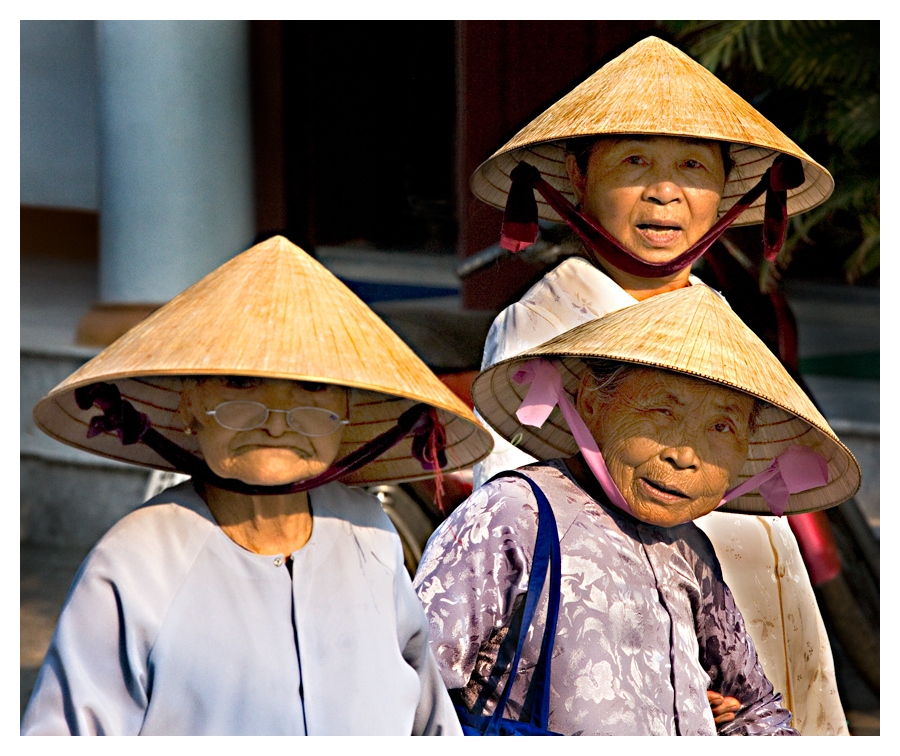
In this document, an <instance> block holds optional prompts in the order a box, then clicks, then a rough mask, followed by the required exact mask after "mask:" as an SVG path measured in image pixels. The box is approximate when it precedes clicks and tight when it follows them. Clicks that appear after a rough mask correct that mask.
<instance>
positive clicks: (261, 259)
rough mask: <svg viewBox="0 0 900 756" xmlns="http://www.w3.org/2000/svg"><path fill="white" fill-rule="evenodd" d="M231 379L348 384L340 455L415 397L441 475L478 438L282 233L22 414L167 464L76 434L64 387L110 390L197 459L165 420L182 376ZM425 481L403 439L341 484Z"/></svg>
mask: <svg viewBox="0 0 900 756" xmlns="http://www.w3.org/2000/svg"><path fill="white" fill-rule="evenodd" d="M215 375H242V376H255V377H261V378H282V379H288V380H300V381H313V382H321V383H329V384H335V385H340V386H344V387H347V388H351V389H355V391H354V392H353V394H352V400H351V406H350V415H349V420H350V425H349V426H347V427H346V428H345V432H344V437H343V442H342V445H341V449H340V452H339V455H340V456H341V457H342V456H345V455H346V454H349V453H350V452H352V451H353V450H355V449H356V448H357V447H358V446H359V445H361V444H362V443H365V442H366V441H369V440H371V439H372V438H374V437H375V436H377V435H379V434H380V433H383V432H385V431H387V430H389V429H391V428H392V427H394V425H395V424H396V421H397V418H399V416H400V415H401V414H402V413H403V412H404V411H405V410H407V409H408V408H410V407H412V406H413V405H414V404H416V403H418V402H424V403H426V404H428V405H431V406H432V407H435V408H437V409H438V410H439V413H438V414H439V417H440V419H441V421H442V422H443V423H444V426H445V429H446V432H447V458H448V465H447V467H446V468H444V469H445V471H449V470H453V469H462V468H466V467H469V466H471V465H473V464H475V463H476V462H477V461H479V460H480V459H482V458H483V457H485V456H486V455H487V454H488V453H489V452H490V450H491V447H492V441H491V439H490V435H489V434H488V432H487V431H486V430H485V429H484V427H483V426H482V425H481V424H480V423H479V421H478V420H477V419H476V418H475V416H474V414H473V413H472V412H471V410H470V409H469V408H468V407H467V406H466V405H465V404H463V402H462V401H461V400H460V399H459V398H458V397H457V396H456V395H455V394H453V392H451V391H450V390H449V389H448V388H447V387H446V386H445V385H444V384H443V383H442V382H441V381H440V380H439V379H438V378H437V376H435V375H434V373H433V372H432V371H431V370H430V369H429V368H428V367H427V366H426V365H425V364H424V363H423V362H422V361H421V360H420V359H419V358H418V357H417V356H416V355H415V354H414V353H413V351H412V350H411V349H410V348H409V347H408V346H407V345H406V344H405V343H404V342H403V341H402V340H401V339H400V338H399V337H398V336H397V335H396V334H394V332H393V331H391V329H390V328H388V326H387V325H385V324H384V323H383V322H382V321H381V320H380V319H379V318H378V316H377V315H375V313H374V312H372V310H371V309H369V307H367V306H366V305H365V304H364V303H363V302H362V300H360V299H359V298H358V297H357V296H356V295H355V294H353V292H351V291H350V290H349V289H348V288H347V287H346V286H344V284H343V283H341V282H340V281H339V280H338V279H337V278H335V277H334V275H332V274H331V272H330V271H328V270H327V269H326V268H324V267H323V266H322V265H321V264H319V263H318V262H316V261H315V260H314V259H313V258H311V257H310V256H309V255H307V254H306V253H305V252H304V251H303V250H301V249H300V248H299V247H297V246H295V245H293V244H291V242H289V241H288V240H287V239H284V238H283V237H274V238H273V239H270V240H268V241H266V242H263V243H261V244H258V245H256V246H255V247H253V248H252V249H250V250H248V251H247V252H244V253H243V254H241V255H238V256H237V257H235V258H234V259H232V260H230V261H229V262H227V263H225V264H224V265H222V266H221V267H220V268H218V269H217V270H215V271H213V272H212V273H210V274H209V275H208V276H207V277H206V278H204V279H203V280H201V281H200V282H198V283H197V284H195V285H194V286H192V287H190V288H189V289H187V290H185V291H184V292H182V293H181V294H179V295H178V296H177V297H175V298H174V299H173V300H172V301H171V302H169V303H168V304H166V305H165V306H163V307H162V308H160V309H159V310H157V311H156V312H155V313H153V314H152V315H151V316H150V317H148V318H147V319H146V320H144V321H142V322H141V323H139V324H138V325H137V326H135V327H134V328H133V329H131V330H130V331H129V332H128V333H126V334H125V335H124V336H122V337H121V338H120V339H118V340H117V341H116V342H115V343H113V344H112V345H110V346H109V347H107V348H106V349H105V350H104V351H103V352H101V353H100V354H99V355H97V356H96V357H95V358H94V359H92V360H91V361H90V362H88V363H86V364H85V365H84V366H82V367H81V368H80V369H79V370H77V371H76V372H75V373H73V374H72V375H71V376H69V377H68V378H67V379H66V380H65V381H63V382H62V383H61V384H60V385H59V386H57V387H56V388H54V389H53V390H52V391H51V392H50V393H49V394H48V395H47V396H46V397H44V398H43V399H42V400H41V401H40V402H38V404H37V405H36V406H35V409H34V420H35V423H36V424H37V425H38V427H39V428H41V429H42V430H43V431H45V432H46V433H48V434H49V435H50V436H52V437H54V438H56V439H58V440H59V441H62V442H63V443H66V444H69V445H71V446H76V447H79V448H82V449H85V450H87V451H90V452H93V453H96V454H100V455H102V456H105V457H109V458H112V459H118V460H121V461H124V462H130V463H133V464H137V465H142V466H145V467H151V468H155V469H160V470H171V469H172V467H171V465H170V464H169V463H168V462H166V461H165V460H163V459H161V458H160V457H159V456H158V455H157V454H156V453H155V452H153V451H152V450H151V449H149V448H148V447H147V446H146V445H144V444H133V445H130V446H123V445H122V444H121V443H120V442H119V440H118V438H117V436H116V435H115V434H112V433H103V434H100V435H98V436H95V437H94V438H91V439H88V438H87V427H88V423H89V422H90V419H91V417H93V416H94V415H97V414H99V410H98V409H96V408H91V409H89V410H81V409H79V408H78V406H77V404H76V402H75V395H74V393H75V389H77V388H79V387H80V386H86V385H90V384H92V383H97V382H106V383H113V384H115V385H116V386H118V388H119V390H120V392H121V393H122V395H123V397H124V398H126V399H128V400H129V401H131V402H132V404H134V406H135V408H136V409H137V410H138V411H139V412H143V413H145V414H146V415H148V417H149V418H150V420H151V422H152V424H153V427H154V428H156V429H157V430H158V431H160V432H161V433H162V434H163V435H165V436H166V437H168V438H169V439H170V440H172V441H174V442H175V443H176V444H178V445H180V446H182V447H183V448H186V449H187V450H188V451H191V452H193V453H199V448H198V447H197V445H196V439H195V438H194V437H192V436H186V435H184V433H183V426H182V423H181V422H180V421H179V419H178V417H177V416H176V412H177V409H178V404H179V402H180V399H181V387H182V378H184V377H187V376H215ZM427 477H431V473H430V472H429V471H425V470H423V468H422V465H421V463H420V462H419V461H418V460H417V459H415V458H414V457H413V455H412V450H411V441H410V440H409V439H405V440H404V441H401V442H400V443H399V444H397V445H396V446H394V447H393V448H392V449H390V450H389V451H388V452H386V453H385V454H384V455H383V456H382V457H380V458H379V459H377V460H375V461H373V462H371V463H369V464H368V465H366V466H364V467H362V468H360V469H359V470H357V471H355V472H353V473H350V474H349V475H347V476H345V477H344V478H343V479H342V480H343V482H345V483H349V484H369V483H375V482H384V483H387V482H392V481H399V480H413V479H416V478H427Z"/></svg>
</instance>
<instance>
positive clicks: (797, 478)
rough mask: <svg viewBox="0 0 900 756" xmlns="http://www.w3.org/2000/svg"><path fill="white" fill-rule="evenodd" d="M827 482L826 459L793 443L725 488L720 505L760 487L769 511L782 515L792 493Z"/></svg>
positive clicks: (807, 448)
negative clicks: (736, 483)
mask: <svg viewBox="0 0 900 756" xmlns="http://www.w3.org/2000/svg"><path fill="white" fill-rule="evenodd" d="M827 483H828V462H826V461H825V458H824V457H823V456H822V455H821V454H819V453H818V452H817V451H814V450H813V449H810V448H809V447H808V446H800V445H798V444H792V445H791V446H789V447H788V448H787V449H786V450H785V451H783V452H782V453H781V454H779V455H778V456H777V457H775V459H773V460H772V464H770V465H769V466H768V467H767V468H766V469H765V470H763V471H762V472H761V473H757V474H756V475H754V476H753V477H751V478H748V479H747V480H746V481H744V482H743V483H741V485H739V486H736V487H734V488H732V489H731V490H730V491H727V492H726V493H725V496H724V497H723V499H722V501H721V503H720V504H719V506H720V507H721V506H722V505H723V504H725V503H726V502H729V501H731V500H732V499H736V498H737V497H738V496H742V495H743V494H745V493H749V492H750V491H752V490H754V489H755V488H759V493H760V495H761V496H762V497H763V499H764V500H765V502H766V504H767V505H768V507H769V511H771V512H772V514H773V515H775V516H776V517H781V516H782V515H783V514H784V510H785V509H786V508H787V503H788V499H789V498H790V495H791V494H792V493H801V492H802V491H808V490H809V489H811V488H818V487H819V486H824V485H825V484H827ZM717 508H718V507H717Z"/></svg>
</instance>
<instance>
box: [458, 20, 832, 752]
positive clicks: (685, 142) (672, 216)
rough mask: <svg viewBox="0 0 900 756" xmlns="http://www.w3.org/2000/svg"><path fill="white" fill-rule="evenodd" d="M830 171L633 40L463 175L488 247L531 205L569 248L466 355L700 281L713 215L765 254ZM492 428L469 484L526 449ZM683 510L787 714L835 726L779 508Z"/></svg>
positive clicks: (826, 669)
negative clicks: (703, 539)
mask: <svg viewBox="0 0 900 756" xmlns="http://www.w3.org/2000/svg"><path fill="white" fill-rule="evenodd" d="M650 103H652V107H648V104H650ZM832 186H833V182H832V179H831V176H830V175H829V174H828V172H827V171H826V170H825V169H824V168H822V167H821V166H820V165H818V164H817V163H816V162H815V161H814V160H812V158H810V157H809V156H808V155H806V153H804V152H803V151H802V150H801V149H800V148H799V147H798V146H797V145H796V144H794V143H793V142H792V141H791V140H790V139H788V138H787V137H786V136H785V135H784V134H783V133H782V132H781V131H779V130H778V129H777V128H776V127H775V126H774V125H773V124H772V123H770V122H769V121H768V120H767V119H766V118H764V117H763V116H762V115H761V114H760V113H758V112H757V111H756V110H754V109H753V108H752V107H751V106H750V105H749V104H748V103H747V102H745V101H744V100H743V99H742V98H741V97H739V96H738V95H737V94H735V93H734V92H733V91H731V90H730V89H728V88H727V87H726V86H725V85H724V84H722V82H720V81H719V80H718V79H716V77H715V76H713V75H712V74H711V73H710V72H709V71H707V70H706V69H704V68H703V67H702V66H700V65H698V64H697V63H696V62H694V61H692V60H691V59H690V58H688V57H687V56H686V55H684V54H683V53H682V52H680V51H679V50H677V49H675V48H674V47H672V46H671V45H669V44H667V43H665V42H663V41H662V40H659V39H657V38H655V37H648V38H647V39H644V40H642V41H641V42H639V43H638V44H636V45H634V46H633V47H632V48H630V49H629V50H627V51H626V52H625V53H623V54H622V55H621V56H619V57H617V58H615V59H614V60H612V61H610V62H609V63H608V64H607V65H605V66H604V67H603V68H601V69H600V70H599V71H597V72H596V73H595V74H594V75H593V76H591V77H590V78H589V79H587V80H586V81H585V82H583V83H582V84H581V85H579V86H578V87H576V88H575V89H574V90H573V91H572V92H570V93H569V94H568V95H566V96H565V97H563V98H562V99H561V100H560V101H559V102H557V103H555V104H554V105H553V106H551V107H550V108H549V109H548V110H547V111H546V112H544V113H543V114H541V115H540V116H539V117H538V118H536V119H535V120H534V121H533V122H531V123H530V124H528V125H527V126H526V127H525V128H523V129H522V130H521V131H520V132H519V133H518V134H517V135H516V136H515V137H513V139H512V140H510V142H509V143H508V144H506V145H505V146H504V147H502V148H501V149H500V150H498V151H497V152H496V153H495V154H494V155H493V156H492V157H491V158H490V159H489V160H487V161H485V163H484V164H483V165H482V166H481V167H480V168H479V169H478V170H477V171H476V172H475V174H474V176H473V177H472V188H473V191H474V192H475V195H476V196H477V197H479V198H480V199H482V200H484V201H485V202H488V203H489V204H494V205H496V206H500V207H503V206H505V207H506V216H505V222H504V227H503V238H502V240H501V243H502V244H503V245H504V246H506V247H507V248H509V249H511V250H517V249H520V248H521V247H523V246H525V245H526V244H527V243H528V242H529V241H531V240H533V238H534V237H533V234H534V232H535V230H536V228H537V226H536V221H537V217H538V215H539V216H540V217H541V218H543V219H546V220H550V221H560V220H562V221H565V222H566V223H567V224H569V226H570V227H571V229H572V230H573V232H574V233H575V234H576V236H577V240H578V248H579V250H580V254H579V256H576V257H570V258H569V259H567V260H565V261H564V262H562V263H561V264H560V265H559V266H557V267H556V268H555V269H553V270H552V271H550V272H549V273H548V274H547V275H546V276H544V278H543V279H542V280H541V281H540V282H538V283H537V284H536V285H535V286H534V287H532V288H531V289H530V290H529V291H528V292H527V293H526V294H525V295H524V296H523V297H522V299H521V300H520V301H519V302H517V303H515V304H513V305H511V306H510V307H508V308H506V309H505V310H504V311H503V312H502V313H500V314H499V315H498V317H497V319H496V320H495V321H494V324H493V326H492V328H491V330H490V333H489V334H488V338H487V342H486V344H485V349H484V358H483V362H482V369H486V368H488V367H490V366H491V365H493V364H495V363H497V362H499V361H501V360H504V359H506V358H508V357H511V356H513V355H515V354H519V353H521V352H523V351H525V350H526V349H528V348H530V347H533V346H537V345H538V344H541V343H543V342H545V341H547V340H548V339H550V338H553V337H554V336H556V335H558V334H560V333H562V332H564V331H566V330H568V329H570V328H572V327H574V326H576V325H578V324H580V323H584V322H587V321H589V320H592V319H594V318H597V317H600V316H601V315H604V314H605V313H607V312H612V311H615V310H618V309H621V308H623V307H628V306H630V305H633V304H635V303H636V302H638V301H642V300H645V299H648V298H649V297H652V296H656V295H657V294H661V293H664V292H667V291H672V290H675V289H679V288H683V287H686V286H690V285H698V284H702V282H701V281H700V280H699V279H698V278H697V277H696V276H692V275H691V273H690V271H691V263H692V262H693V261H694V260H695V259H697V257H699V256H700V255H701V254H702V253H703V252H704V251H705V250H706V249H707V248H708V247H709V245H710V244H711V243H712V241H713V240H714V239H715V238H716V237H717V236H718V235H719V234H720V233H721V232H722V231H723V230H724V229H725V227H726V226H728V224H729V223H734V224H735V225H742V224H751V223H760V222H763V221H764V228H765V240H766V241H765V244H766V250H765V251H766V254H767V255H768V256H769V257H773V256H774V255H775V253H776V252H777V250H778V248H779V246H780V244H781V241H782V235H783V230H784V219H785V218H786V217H787V216H788V215H794V214H797V213H801V212H804V211H806V210H809V209H811V208H813V207H815V206H816V205H818V204H819V203H821V202H823V201H824V200H825V199H826V198H827V197H828V196H829V194H830V193H831V190H832ZM532 188H533V189H534V191H532ZM535 197H536V199H537V203H536V204H535V202H534V198H535ZM572 203H575V204H574V205H573V204H572ZM494 439H495V446H494V452H493V453H492V454H491V456H490V457H489V458H488V459H487V460H485V461H484V462H483V463H481V464H480V465H478V466H477V467H476V469H475V483H476V485H478V484H481V483H483V482H484V481H486V480H487V479H488V478H490V477H491V475H493V474H495V473H497V472H499V471H501V470H509V469H513V468H516V467H519V466H521V465H524V464H527V463H528V462H529V461H533V458H532V457H530V456H529V455H527V454H526V453H524V452H523V451H522V450H521V449H519V448H516V447H515V446H513V445H511V444H510V443H509V440H510V439H503V438H501V437H500V436H498V435H496V434H494ZM697 524H698V526H699V527H700V528H701V529H703V530H704V531H705V532H706V533H707V535H708V536H709V537H710V539H711V540H712V542H713V544H714V545H715V547H716V551H717V553H718V555H719V558H720V559H721V560H722V568H723V570H724V572H725V574H726V576H729V575H730V576H731V579H734V580H735V581H736V582H735V586H734V587H735V599H736V601H737V603H738V606H740V607H741V609H742V611H743V612H744V614H745V617H746V618H747V620H748V622H747V624H748V628H749V631H750V633H751V635H753V637H754V641H755V642H756V644H757V650H758V651H759V654H760V659H761V661H762V664H763V667H764V669H765V670H766V673H767V675H768V676H769V678H770V679H771V680H772V682H773V683H775V685H776V687H777V689H778V690H779V691H781V692H782V693H783V694H784V697H785V701H786V702H787V703H788V704H789V705H790V708H791V709H792V711H794V714H795V726H797V727H798V729H800V730H801V731H802V732H803V733H804V734H821V735H826V734H829V735H830V734H843V735H846V734H848V733H847V726H846V722H845V717H844V713H843V709H842V707H841V703H840V700H839V698H838V694H837V685H836V682H835V673H834V664H833V661H832V656H831V648H830V645H829V642H828V637H827V634H826V632H825V628H824V625H823V623H822V618H821V616H820V613H819V609H818V605H817V604H816V599H815V595H814V594H813V590H812V586H811V585H810V581H809V576H808V574H807V572H806V568H805V566H804V564H803V559H802V556H801V554H800V550H799V548H798V544H797V540H796V538H795V537H794V534H793V532H792V531H791V529H790V527H789V526H788V523H787V520H785V519H783V518H782V519H778V518H773V517H766V516H755V517H735V516H734V515H731V514H728V513H724V512H715V513H713V514H711V515H709V516H707V517H704V518H702V519H701V520H699V521H698V522H697ZM750 554H752V555H753V556H752V557H750V556H749V555H750ZM760 585H763V586H772V587H771V589H769V590H763V589H760V588H759V586H760ZM728 716H729V715H728V714H727V713H723V714H721V717H723V718H724V719H727V718H728Z"/></svg>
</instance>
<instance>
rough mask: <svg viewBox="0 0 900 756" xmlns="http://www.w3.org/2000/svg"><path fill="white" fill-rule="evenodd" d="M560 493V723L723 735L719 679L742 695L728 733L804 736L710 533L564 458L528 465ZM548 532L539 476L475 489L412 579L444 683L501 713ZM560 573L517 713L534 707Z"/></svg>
mask: <svg viewBox="0 0 900 756" xmlns="http://www.w3.org/2000/svg"><path fill="white" fill-rule="evenodd" d="M523 472H525V473H526V474H527V475H529V476H530V477H531V478H532V479H533V480H534V481H535V482H536V483H537V484H538V485H539V486H540V487H541V488H542V490H543V491H544V493H545V494H546V495H547V498H548V500H549V501H550V503H551V506H552V507H553V510H554V513H555V515H556V520H557V528H558V531H559V538H560V548H561V552H562V560H561V566H562V580H561V599H560V612H559V621H558V624H557V628H556V639H555V646H554V652H553V660H552V666H551V674H550V687H551V690H550V721H549V726H550V729H551V730H553V731H555V732H560V733H563V734H567V735H581V734H584V735H715V734H716V727H715V724H714V723H713V720H712V714H711V712H710V709H709V705H708V703H707V700H706V691H707V689H713V690H716V691H719V692H721V693H723V694H725V695H732V696H735V697H736V698H738V700H740V701H741V702H742V704H744V708H743V709H742V710H741V712H740V713H739V714H738V716H737V718H736V719H735V721H734V722H732V723H730V724H729V725H727V726H726V727H725V728H723V729H722V730H721V731H720V733H719V734H735V735H764V734H773V735H776V734H777V735H795V734H797V733H796V731H794V730H793V729H791V727H790V719H791V715H790V712H788V711H787V710H786V709H784V708H782V707H781V705H780V696H779V695H777V694H776V693H775V692H774V691H773V689H772V686H771V684H770V683H769V681H768V680H767V679H766V677H765V675H764V673H763V671H762V668H761V667H760V665H759V663H758V661H757V658H756V652H755V650H754V648H753V643H752V641H751V640H750V639H749V636H748V635H747V634H746V632H745V631H744V625H743V620H742V619H741V615H740V612H739V611H738V610H737V608H736V607H735V605H734V601H733V600H732V598H731V594H730V592H729V591H728V588H727V587H726V586H725V584H724V582H723V581H722V578H721V571H720V569H719V566H718V562H717V560H716V557H715V553H714V552H713V549H712V546H711V544H710V543H709V540H708V539H707V538H706V537H705V536H704V535H703V533H702V532H701V531H700V530H699V529H698V528H697V527H695V526H694V525H693V524H691V523H688V524H686V525H681V526H678V527H676V528H658V527H655V526H651V525H646V524H644V523H641V522H639V521H636V520H634V519H632V518H630V517H628V516H627V515H624V514H621V513H619V512H617V511H615V510H614V508H612V507H611V506H606V505H605V504H604V503H602V502H600V501H597V500H595V499H593V498H591V497H590V496H589V495H588V494H587V493H585V492H584V491H583V490H582V489H581V488H580V487H579V486H578V485H577V484H576V483H575V481H574V480H573V479H572V478H571V476H570V475H569V473H568V469H567V468H566V466H565V464H564V463H563V462H562V461H561V460H554V461H551V462H545V463H538V464H535V465H529V466H528V467H526V468H524V469H523ZM536 533H537V503H536V502H535V500H534V496H533V494H532V492H531V489H530V488H529V486H528V484H527V483H526V482H525V481H522V480H520V479H517V478H505V479H504V478H499V479H497V480H494V481H491V482H489V483H487V484H486V485H484V486H482V487H481V488H480V489H478V490H476V491H475V492H474V493H473V494H472V496H471V497H469V499H468V500H467V501H466V502H465V503H464V504H463V505H461V506H460V507H459V508H458V509H457V510H456V511H454V512H453V513H452V514H451V516H450V517H449V518H448V519H447V520H446V521H445V522H444V523H443V524H442V525H441V527H440V528H438V530H437V531H436V532H435V533H434V535H433V536H432V538H431V540H430V541H429V543H428V546H427V548H426V551H425V554H424V555H423V558H422V561H421V563H420V565H419V570H418V573H417V575H416V578H415V580H414V586H415V588H416V590H417V592H418V594H419V598H420V600H421V601H422V603H423V605H424V607H425V611H426V614H427V615H428V617H429V622H430V625H431V644H432V649H433V650H434V653H435V656H436V657H437V659H438V665H439V667H440V669H441V675H442V677H443V680H444V684H445V685H446V686H447V688H448V689H450V690H451V693H452V695H453V696H454V697H455V698H456V700H457V701H459V702H461V703H463V704H464V705H465V706H466V708H468V709H469V710H470V711H472V712H473V713H476V714H489V713H491V712H492V711H493V710H494V706H495V705H496V702H497V700H498V699H499V697H500V694H501V693H502V691H503V686H504V685H505V683H506V680H507V679H508V667H509V664H510V662H511V659H512V657H513V655H514V653H515V639H516V637H517V632H510V630H511V629H513V630H514V629H515V628H517V625H518V623H519V622H520V616H521V606H522V604H523V601H524V594H525V593H526V591H527V588H528V578H529V569H530V565H531V562H532V557H533V550H534V541H535V536H536ZM546 613H547V587H546V586H545V588H544V591H543V594H542V596H541V601H540V602H539V604H538V609H537V619H536V621H535V624H534V627H533V628H531V629H529V630H528V635H527V638H526V642H525V645H524V649H523V652H522V660H521V662H520V665H519V670H518V673H517V675H516V679H515V682H514V685H513V690H512V693H511V695H510V700H509V704H508V706H507V711H506V714H505V716H507V717H511V718H517V717H518V716H519V713H520V712H521V709H522V706H523V703H524V702H525V700H526V696H527V695H528V694H529V684H530V681H531V675H532V671H533V668H534V665H535V664H536V662H537V659H538V655H539V653H540V643H541V638H542V635H543V627H544V622H545V619H546Z"/></svg>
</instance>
